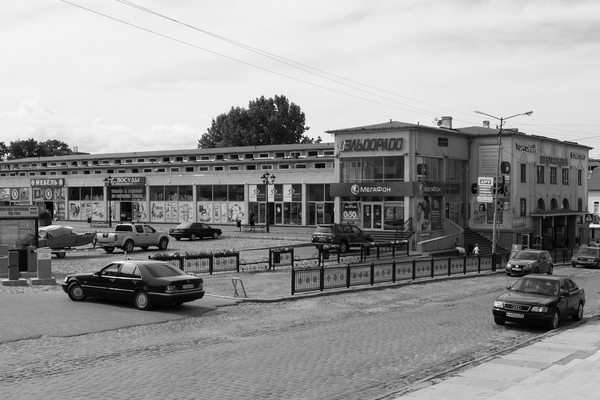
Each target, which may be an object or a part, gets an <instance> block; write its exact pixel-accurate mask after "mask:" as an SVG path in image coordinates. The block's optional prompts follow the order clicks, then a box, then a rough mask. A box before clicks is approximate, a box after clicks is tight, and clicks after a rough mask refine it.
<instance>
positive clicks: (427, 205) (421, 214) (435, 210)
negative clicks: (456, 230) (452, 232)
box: [417, 194, 442, 231]
mask: <svg viewBox="0 0 600 400" xmlns="http://www.w3.org/2000/svg"><path fill="white" fill-rule="evenodd" d="M419 200H420V201H419ZM438 229H442V204H441V197H429V195H427V194H426V195H425V196H423V197H422V198H421V199H417V231H431V230H438Z"/></svg>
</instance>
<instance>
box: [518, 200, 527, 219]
mask: <svg viewBox="0 0 600 400" xmlns="http://www.w3.org/2000/svg"><path fill="white" fill-rule="evenodd" d="M519 215H520V216H521V217H525V216H526V215H527V199H521V200H520V203H519Z"/></svg>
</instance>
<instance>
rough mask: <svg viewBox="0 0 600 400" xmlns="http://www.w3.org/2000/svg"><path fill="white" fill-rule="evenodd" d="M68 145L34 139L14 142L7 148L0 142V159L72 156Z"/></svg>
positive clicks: (56, 141) (57, 141) (55, 141)
mask: <svg viewBox="0 0 600 400" xmlns="http://www.w3.org/2000/svg"><path fill="white" fill-rule="evenodd" d="M72 153H73V152H72V151H71V149H70V148H69V145H68V144H66V143H64V142H61V141H60V140H46V141H45V142H38V141H37V140H35V139H27V140H15V141H14V142H10V144H9V145H8V146H6V145H5V144H4V142H0V158H2V159H7V160H17V159H21V158H30V157H52V156H65V155H69V154H72Z"/></svg>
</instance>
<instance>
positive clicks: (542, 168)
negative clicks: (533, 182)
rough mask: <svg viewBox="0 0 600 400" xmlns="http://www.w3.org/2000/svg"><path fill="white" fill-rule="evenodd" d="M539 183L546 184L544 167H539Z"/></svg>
mask: <svg viewBox="0 0 600 400" xmlns="http://www.w3.org/2000/svg"><path fill="white" fill-rule="evenodd" d="M537 183H544V166H543V165H538V166H537Z"/></svg>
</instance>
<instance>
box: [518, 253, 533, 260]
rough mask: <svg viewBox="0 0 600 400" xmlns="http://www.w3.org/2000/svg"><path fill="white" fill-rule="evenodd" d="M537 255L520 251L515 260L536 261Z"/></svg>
mask: <svg viewBox="0 0 600 400" xmlns="http://www.w3.org/2000/svg"><path fill="white" fill-rule="evenodd" d="M537 258H538V255H537V254H536V253H532V252H529V251H521V252H519V253H517V255H516V256H515V259H517V260H537Z"/></svg>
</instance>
